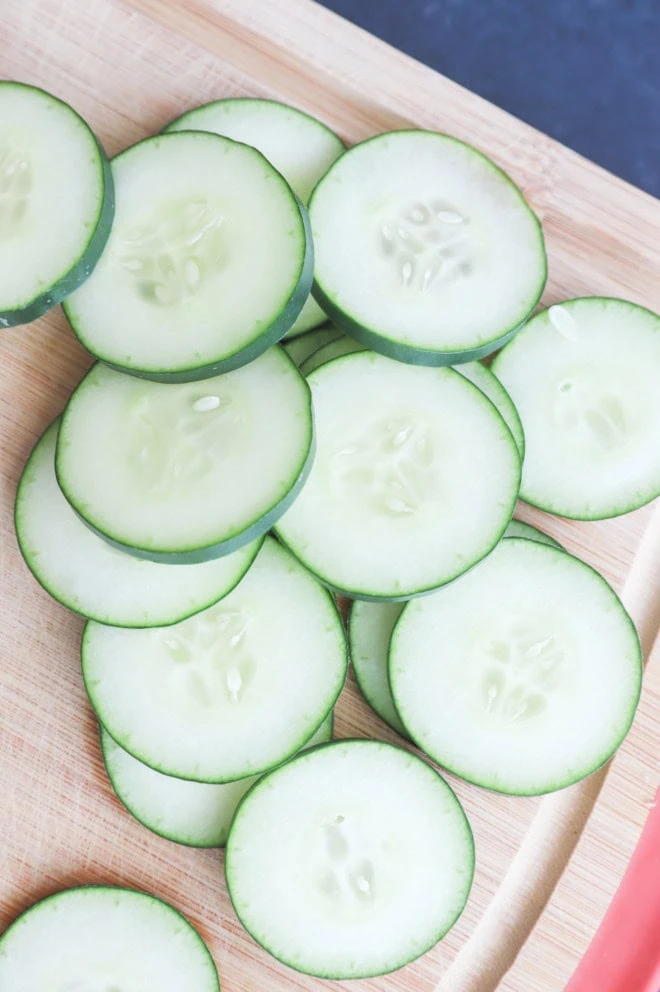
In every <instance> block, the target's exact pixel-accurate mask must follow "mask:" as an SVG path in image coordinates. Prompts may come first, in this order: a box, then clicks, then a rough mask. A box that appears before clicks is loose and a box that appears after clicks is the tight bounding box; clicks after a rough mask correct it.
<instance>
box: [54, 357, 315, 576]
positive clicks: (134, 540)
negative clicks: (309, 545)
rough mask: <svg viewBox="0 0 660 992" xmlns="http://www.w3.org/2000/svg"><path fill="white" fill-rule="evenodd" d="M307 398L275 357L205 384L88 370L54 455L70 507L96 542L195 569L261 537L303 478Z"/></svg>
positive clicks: (308, 451) (309, 443)
mask: <svg viewBox="0 0 660 992" xmlns="http://www.w3.org/2000/svg"><path fill="white" fill-rule="evenodd" d="M312 456H313V423H312V410H311V399H310V393H309V389H308V387H307V384H306V382H305V380H304V379H303V377H302V376H301V375H300V373H299V372H298V370H297V369H296V368H295V366H294V365H293V362H292V361H291V360H290V359H289V357H288V356H287V355H286V354H285V353H284V351H282V349H281V348H272V349H271V350H270V351H268V352H267V353H266V354H265V355H262V356H261V357H260V358H258V359H257V360H256V361H254V362H251V363H250V365H247V366H245V368H242V369H237V370H236V371H235V372H229V373H226V374H225V375H222V376H217V377H216V378H214V379H208V380H206V381H205V382H203V383H185V384H184V383H179V384H176V385H165V384H164V383H157V382H148V381H146V380H142V379H136V378H135V377H134V376H126V375H122V374H121V373H120V372H116V371H115V370H113V369H110V368H108V367H107V366H105V365H102V364H100V363H99V364H97V365H95V366H94V367H93V368H92V369H91V370H90V372H88V374H87V375H86V376H85V378H84V379H83V380H82V382H81V383H80V385H79V386H78V388H77V389H76V390H75V392H74V393H73V396H72V397H71V399H70V400H69V404H68V406H67V408H66V410H65V411H64V414H63V417H62V424H61V426H60V432H59V437H58V441H57V452H56V461H55V466H56V472H57V479H58V482H59V484H60V486H61V488H62V491H63V492H64V495H65V496H66V498H67V499H68V501H69V503H70V504H71V505H72V506H73V507H74V509H75V510H76V511H77V512H78V513H79V514H80V516H81V517H82V519H83V520H84V521H85V522H86V523H87V524H88V525H89V526H91V527H92V529H94V530H96V531H97V533H99V534H100V535H101V536H102V537H105V538H107V539H109V540H110V541H112V542H114V543H115V544H116V545H117V546H118V547H120V548H121V549H122V550H124V551H128V552H130V553H132V554H136V555H138V556H139V557H143V558H148V559H151V560H153V561H162V562H166V563H168V562H174V563H177V564H192V563H196V562H202V561H207V560H209V559H211V558H216V557H219V556H222V555H226V554H229V553H231V552H233V551H237V550H238V549H240V548H242V547H244V546H245V545H246V544H249V543H251V542H252V541H253V540H255V539H256V538H258V537H260V536H262V535H263V534H264V533H266V531H267V530H269V529H270V527H271V526H272V525H273V523H274V522H275V520H276V519H278V518H279V516H281V514H282V513H283V512H284V511H285V509H286V508H287V507H288V506H289V505H290V504H291V503H292V502H293V500H294V499H295V496H296V494H297V492H298V491H299V490H300V489H301V487H302V484H303V482H304V480H305V478H306V475H307V473H308V471H309V469H310V467H311V460H312Z"/></svg>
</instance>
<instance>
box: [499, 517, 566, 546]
mask: <svg viewBox="0 0 660 992" xmlns="http://www.w3.org/2000/svg"><path fill="white" fill-rule="evenodd" d="M504 536H505V537H525V538H527V540H528V541H538V542H539V543H540V544H549V545H550V547H551V548H559V550H560V551H563V550H564V549H563V548H562V546H561V544H560V543H559V541H555V539H554V537H550V535H549V534H544V533H543V531H542V530H539V529H538V527H532V525H531V524H526V523H523V521H522V520H512V521H511V523H510V524H509V526H508V527H507V529H506V530H505V531H504Z"/></svg>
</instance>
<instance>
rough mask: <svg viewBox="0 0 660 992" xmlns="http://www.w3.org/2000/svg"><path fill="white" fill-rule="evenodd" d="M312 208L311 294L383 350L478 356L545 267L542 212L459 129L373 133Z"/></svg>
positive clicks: (507, 325)
mask: <svg viewBox="0 0 660 992" xmlns="http://www.w3.org/2000/svg"><path fill="white" fill-rule="evenodd" d="M309 210H310V221H311V226H312V233H313V237H314V246H315V251H316V268H315V282H314V289H313V292H314V295H315V296H316V299H317V300H318V301H319V303H320V304H321V306H322V307H323V309H324V310H325V311H326V313H327V314H328V316H329V317H330V318H331V319H332V320H333V321H334V323H336V324H337V325H338V326H339V327H341V328H342V330H344V331H346V333H347V334H350V335H351V336H352V337H354V338H356V339H357V340H358V341H361V342H362V343H363V344H365V345H366V346H367V347H369V348H373V349H374V351H381V352H382V353H383V354H386V355H388V356H389V357H390V358H395V359H398V360H399V361H402V362H411V363H413V364H423V365H454V364H457V363H459V362H467V361H472V360H474V359H477V358H482V357H484V356H485V355H487V354H489V353H490V352H491V351H494V350H495V349H496V348H498V347H500V346H501V345H502V344H504V342H505V341H507V340H508V339H509V338H510V337H511V336H512V335H513V334H515V332H516V330H517V329H518V328H519V327H520V326H521V324H522V323H523V322H524V321H525V320H526V319H527V317H528V316H529V314H530V313H531V312H532V310H533V309H534V307H535V306H536V304H537V303H538V301H539V299H540V296H541V292H542V290H543V286H544V284H545V279H546V272H547V265H546V256H545V248H544V244H543V235H542V232H541V226H540V224H539V222H538V220H537V218H536V217H535V215H534V214H533V213H532V211H531V209H530V208H529V206H528V205H527V203H526V202H525V200H524V199H523V197H522V194H521V192H520V190H519V189H518V188H517V187H516V186H515V185H514V184H513V183H512V182H511V180H510V179H509V178H508V176H506V175H505V174H504V173H503V172H501V171H500V169H498V168H497V166H496V165H495V164H494V163H493V162H491V161H490V159H488V158H486V157H485V156H484V155H482V154H481V153H480V152H477V151H476V150H475V149H474V148H471V147H470V146H469V145H466V144H463V142H461V141H458V140H456V139H455V138H450V137H448V136H447V135H443V134H435V133H432V132H429V131H395V132H391V133H389V134H381V135H377V136H376V137H375V138H370V139H369V140H368V141H364V142H362V144H359V145H356V146H354V147H353V148H351V149H350V150H349V151H348V152H346V154H345V155H342V157H341V158H340V159H339V160H338V161H337V162H335V164H334V165H333V166H331V168H330V170H329V171H328V172H327V173H326V175H325V176H324V177H323V179H322V180H321V181H320V183H319V184H318V186H317V187H316V189H315V190H314V193H313V195H312V198H311V200H310V205H309Z"/></svg>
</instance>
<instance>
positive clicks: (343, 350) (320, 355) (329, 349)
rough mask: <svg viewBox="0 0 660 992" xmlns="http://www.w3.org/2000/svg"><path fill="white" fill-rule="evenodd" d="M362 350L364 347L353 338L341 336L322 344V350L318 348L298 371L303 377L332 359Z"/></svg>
mask: <svg viewBox="0 0 660 992" xmlns="http://www.w3.org/2000/svg"><path fill="white" fill-rule="evenodd" d="M364 350H365V347H364V345H363V344H360V342H359V341H356V340H355V338H349V337H348V335H347V334H342V336H341V337H340V338H337V339H336V340H334V341H330V342H329V343H328V344H324V345H323V347H322V348H318V349H317V350H316V351H315V352H313V354H311V355H310V356H309V358H306V359H305V361H304V362H303V363H302V365H301V366H300V371H301V372H302V374H303V375H309V374H310V372H314V370H315V369H318V368H320V367H321V366H322V365H325V363H326V362H331V361H332V360H333V358H341V356H342V355H351V354H352V353H353V352H354V351H364Z"/></svg>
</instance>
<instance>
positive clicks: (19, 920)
mask: <svg viewBox="0 0 660 992" xmlns="http://www.w3.org/2000/svg"><path fill="white" fill-rule="evenodd" d="M92 891H96V892H107V893H109V894H110V893H120V894H124V893H129V894H130V895H135V896H142V897H143V898H145V899H148V900H150V901H151V902H152V903H157V904H158V908H159V909H161V910H162V908H163V907H164V908H165V911H166V912H171V913H172V914H173V915H175V916H177V917H179V920H180V921H181V922H182V923H183V924H184V926H185V927H186V928H187V929H189V930H190V931H191V932H192V934H193V935H194V936H195V938H196V940H197V942H198V943H199V945H200V950H201V951H202V953H203V954H204V957H205V958H206V960H207V964H208V967H209V973H210V977H211V979H212V980H213V982H214V983H215V992H220V976H219V975H218V968H217V965H216V963H215V960H214V958H213V955H212V954H211V951H210V948H209V946H208V944H207V943H206V941H205V940H204V938H203V937H202V935H201V933H200V932H199V930H198V929H197V927H195V926H193V924H192V923H191V922H190V920H189V919H188V918H187V917H186V916H184V914H183V913H182V912H181V911H180V910H178V909H177V908H176V907H175V906H173V905H172V904H171V903H169V902H166V901H165V900H164V899H161V898H160V897H159V896H155V895H154V894H153V893H152V892H145V891H144V890H143V889H132V888H128V887H127V886H125V885H103V884H98V883H90V884H89V885H73V886H71V887H70V888H68V889H58V890H57V892H52V893H51V894H50V895H48V896H44V898H43V899H38V900H37V901H36V902H33V903H32V904H31V905H29V906H28V907H27V908H26V909H24V910H23V912H22V913H19V914H18V916H16V917H14V919H13V920H12V922H11V923H10V924H9V926H8V927H7V929H6V930H5V931H4V932H3V933H2V934H0V955H1V953H2V949H3V948H2V943H3V941H4V940H5V938H6V937H7V936H8V935H9V934H10V933H11V932H12V931H13V930H14V928H15V927H18V926H21V925H22V924H24V923H25V922H26V920H27V918H28V917H29V916H30V915H31V914H32V913H33V912H34V911H35V910H39V909H40V908H43V906H44V905H45V904H46V903H50V902H53V901H54V900H56V899H59V898H61V897H66V896H67V895H68V894H69V893H70V892H77V893H87V892H92Z"/></svg>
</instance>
